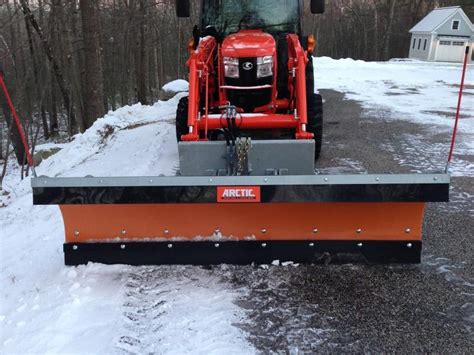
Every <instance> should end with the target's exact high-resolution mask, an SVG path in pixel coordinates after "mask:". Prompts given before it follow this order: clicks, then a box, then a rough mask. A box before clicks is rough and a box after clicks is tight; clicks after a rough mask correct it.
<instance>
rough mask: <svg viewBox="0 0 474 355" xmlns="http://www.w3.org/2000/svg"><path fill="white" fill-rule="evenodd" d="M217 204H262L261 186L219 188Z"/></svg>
mask: <svg viewBox="0 0 474 355" xmlns="http://www.w3.org/2000/svg"><path fill="white" fill-rule="evenodd" d="M217 202H246V203H248V202H260V186H219V187H217Z"/></svg>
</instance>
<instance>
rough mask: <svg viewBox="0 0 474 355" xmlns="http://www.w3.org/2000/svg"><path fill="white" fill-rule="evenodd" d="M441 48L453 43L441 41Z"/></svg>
mask: <svg viewBox="0 0 474 355" xmlns="http://www.w3.org/2000/svg"><path fill="white" fill-rule="evenodd" d="M439 44H440V46H450V45H451V41H439Z"/></svg>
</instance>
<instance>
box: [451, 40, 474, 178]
mask: <svg viewBox="0 0 474 355" xmlns="http://www.w3.org/2000/svg"><path fill="white" fill-rule="evenodd" d="M468 58H469V46H467V47H466V53H465V56H464V67H463V70H462V78H461V87H460V88H459V98H458V107H457V110H456V122H455V123H454V132H453V138H452V140H451V148H450V150H449V156H448V166H449V163H451V160H452V159H453V153H454V146H455V144H456V135H457V133H458V125H459V115H460V113H461V103H462V94H463V91H464V80H465V78H466V69H467V61H468ZM446 170H447V169H446Z"/></svg>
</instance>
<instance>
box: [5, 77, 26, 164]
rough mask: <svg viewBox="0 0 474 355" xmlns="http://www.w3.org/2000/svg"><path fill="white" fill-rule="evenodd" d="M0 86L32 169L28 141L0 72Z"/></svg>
mask: <svg viewBox="0 0 474 355" xmlns="http://www.w3.org/2000/svg"><path fill="white" fill-rule="evenodd" d="M0 86H1V87H2V89H3V92H4V93H5V97H6V98H7V103H8V106H9V107H10V111H11V112H12V115H13V119H14V120H15V124H16V127H17V128H18V132H19V133H20V137H21V141H22V142H23V146H24V147H25V154H26V160H27V161H28V165H29V166H30V167H32V168H33V167H34V165H33V158H32V156H31V153H30V147H29V146H28V141H27V140H26V135H25V131H24V130H23V125H22V124H21V121H20V118H19V117H18V115H17V113H16V110H15V106H13V102H12V99H11V97H10V94H9V93H8V89H7V85H6V84H5V81H4V79H3V73H2V72H1V71H0Z"/></svg>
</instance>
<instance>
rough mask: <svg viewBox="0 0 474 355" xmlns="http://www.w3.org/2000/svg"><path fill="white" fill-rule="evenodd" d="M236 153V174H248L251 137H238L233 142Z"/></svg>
mask: <svg viewBox="0 0 474 355" xmlns="http://www.w3.org/2000/svg"><path fill="white" fill-rule="evenodd" d="M235 149H236V153H237V175H248V174H249V152H250V149H252V139H251V138H238V139H237V140H236V142H235Z"/></svg>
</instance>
